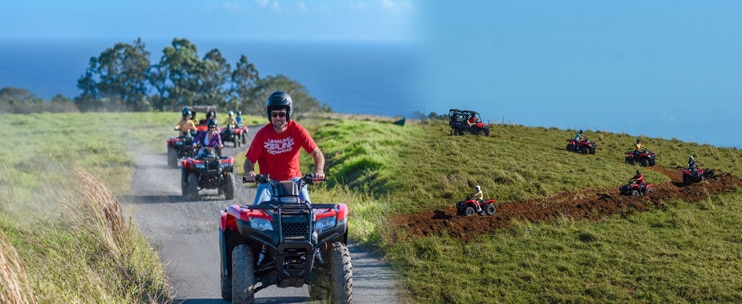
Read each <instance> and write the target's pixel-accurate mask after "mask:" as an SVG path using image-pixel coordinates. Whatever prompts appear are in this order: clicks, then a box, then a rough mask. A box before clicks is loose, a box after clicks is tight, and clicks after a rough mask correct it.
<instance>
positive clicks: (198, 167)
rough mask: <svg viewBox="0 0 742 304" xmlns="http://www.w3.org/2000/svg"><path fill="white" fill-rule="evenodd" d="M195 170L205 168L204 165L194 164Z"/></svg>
mask: <svg viewBox="0 0 742 304" xmlns="http://www.w3.org/2000/svg"><path fill="white" fill-rule="evenodd" d="M196 168H197V169H203V168H205V166H204V164H196Z"/></svg>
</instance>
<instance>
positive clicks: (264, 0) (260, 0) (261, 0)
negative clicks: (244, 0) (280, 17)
mask: <svg viewBox="0 0 742 304" xmlns="http://www.w3.org/2000/svg"><path fill="white" fill-rule="evenodd" d="M268 2H269V1H268V0H255V4H257V5H258V6H259V7H261V8H265V7H267V6H268Z"/></svg>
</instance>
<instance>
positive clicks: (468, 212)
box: [464, 206, 477, 216]
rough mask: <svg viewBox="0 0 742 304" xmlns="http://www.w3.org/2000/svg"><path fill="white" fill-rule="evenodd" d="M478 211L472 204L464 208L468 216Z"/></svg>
mask: <svg viewBox="0 0 742 304" xmlns="http://www.w3.org/2000/svg"><path fill="white" fill-rule="evenodd" d="M476 212H477V211H476V210H474V207H472V206H466V208H465V209H464V215H466V216H472V215H474V213H476Z"/></svg>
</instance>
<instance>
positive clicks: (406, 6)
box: [381, 0, 415, 13]
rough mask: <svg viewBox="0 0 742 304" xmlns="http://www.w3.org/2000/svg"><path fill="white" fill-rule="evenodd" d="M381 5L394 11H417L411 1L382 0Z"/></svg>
mask: <svg viewBox="0 0 742 304" xmlns="http://www.w3.org/2000/svg"><path fill="white" fill-rule="evenodd" d="M381 7H383V8H384V9H385V10H388V11H391V12H394V13H406V12H413V11H415V7H414V6H413V5H412V2H410V1H392V0H381Z"/></svg>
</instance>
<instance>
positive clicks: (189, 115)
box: [183, 107, 191, 118]
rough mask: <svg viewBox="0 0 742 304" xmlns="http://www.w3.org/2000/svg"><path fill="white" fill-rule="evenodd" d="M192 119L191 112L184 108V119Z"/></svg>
mask: <svg viewBox="0 0 742 304" xmlns="http://www.w3.org/2000/svg"><path fill="white" fill-rule="evenodd" d="M186 117H191V110H189V109H188V108H186V107H183V118H186Z"/></svg>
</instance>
